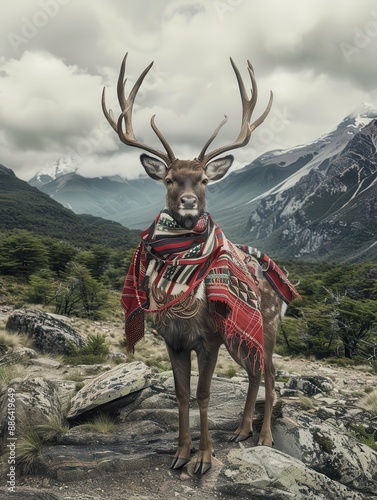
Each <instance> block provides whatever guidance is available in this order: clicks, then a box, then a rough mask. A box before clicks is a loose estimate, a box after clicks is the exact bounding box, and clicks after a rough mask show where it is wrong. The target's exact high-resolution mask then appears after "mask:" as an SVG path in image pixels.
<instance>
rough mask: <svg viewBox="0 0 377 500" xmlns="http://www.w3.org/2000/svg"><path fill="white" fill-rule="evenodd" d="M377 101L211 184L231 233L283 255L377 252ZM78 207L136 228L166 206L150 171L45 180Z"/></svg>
mask: <svg viewBox="0 0 377 500" xmlns="http://www.w3.org/2000/svg"><path fill="white" fill-rule="evenodd" d="M376 118H377V109H376V107H375V106H373V105H363V106H362V107H361V108H360V109H358V110H356V111H355V112H353V113H351V114H350V115H348V116H347V117H346V118H345V119H344V120H343V121H342V122H341V123H340V124H339V125H338V127H337V128H336V129H335V130H333V131H331V132H330V133H328V134H325V135H323V136H322V137H320V138H319V139H317V140H315V141H313V142H311V143H310V144H306V145H301V146H297V147H295V148H291V149H288V150H274V151H269V152H267V153H265V154H263V155H262V156H260V157H259V158H257V159H256V160H254V161H253V162H252V163H251V164H249V165H247V166H245V167H244V168H242V169H239V170H236V171H234V172H232V173H231V174H230V175H229V176H227V178H226V179H224V180H223V181H221V182H218V183H216V184H213V185H211V186H209V187H208V191H207V206H208V209H209V211H210V212H211V214H212V215H213V217H214V218H215V220H216V221H217V222H218V223H219V224H220V226H221V227H222V229H223V230H224V232H225V234H226V235H227V237H228V238H229V239H231V240H232V241H234V242H239V243H247V244H250V245H252V246H256V247H258V248H260V249H261V250H262V251H265V252H266V253H269V254H271V255H272V256H274V257H280V258H292V257H294V258H304V259H307V260H329V261H341V262H343V261H357V260H368V259H375V258H377V253H376V252H377V245H376V246H375V242H376V231H375V229H376V227H375V223H376V219H375V215H374V214H375V204H374V203H375V202H374V199H375V198H376V184H375V182H374V181H375V175H376V163H375V160H376V159H375V150H376V146H375V144H377V134H376V121H375V119H376ZM40 189H42V190H43V191H44V192H46V193H48V194H49V195H50V196H52V197H53V198H54V199H55V200H57V201H60V202H61V203H62V204H64V205H65V206H69V207H71V208H72V210H73V211H75V212H77V213H91V214H93V215H97V216H102V217H106V218H109V219H112V220H115V221H117V222H120V223H121V224H123V225H125V226H127V227H131V228H137V229H143V228H145V227H147V226H149V225H150V223H151V221H152V220H153V219H154V217H155V216H156V214H157V213H158V211H159V210H160V209H161V208H162V207H163V206H164V193H165V192H164V188H163V186H161V185H160V184H158V183H156V182H154V181H152V180H151V179H149V178H147V177H140V178H139V179H133V180H127V179H124V178H121V177H117V178H115V177H112V178H111V177H102V178H95V179H87V178H84V177H81V176H79V175H78V174H77V173H76V172H71V173H68V174H65V175H62V176H60V177H57V178H55V179H53V180H51V181H50V182H48V183H47V184H45V185H43V186H41V187H40Z"/></svg>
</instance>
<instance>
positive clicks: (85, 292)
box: [0, 230, 377, 363]
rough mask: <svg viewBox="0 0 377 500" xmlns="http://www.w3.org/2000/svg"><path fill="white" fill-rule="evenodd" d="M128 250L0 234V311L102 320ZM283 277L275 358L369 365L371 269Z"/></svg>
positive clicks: (306, 266)
mask: <svg viewBox="0 0 377 500" xmlns="http://www.w3.org/2000/svg"><path fill="white" fill-rule="evenodd" d="M132 254H133V249H132V248H128V249H119V248H110V247H107V246H106V245H101V244H94V245H91V246H89V247H87V248H80V247H78V246H75V245H74V244H73V243H72V242H70V241H64V240H58V239H54V238H49V237H41V236H37V235H35V234H34V233H32V232H29V231H26V230H13V231H3V232H0V303H1V304H6V305H14V306H16V307H25V306H28V307H29V306H30V305H40V306H43V307H44V308H46V309H47V310H49V311H51V312H54V313H57V314H63V315H67V316H78V317H86V318H89V319H93V320H96V319H101V318H108V317H110V314H109V311H110V310H111V311H113V309H114V304H116V307H119V311H120V306H118V304H119V297H120V291H121V288H122V285H123V281H124V277H125V274H126V271H127V269H128V266H129V263H130V260H131V257H132ZM279 265H280V266H281V267H282V268H285V269H288V270H289V273H290V274H289V278H290V280H291V281H292V283H294V284H296V285H297V288H298V290H299V293H300V294H301V296H302V299H303V300H302V301H300V300H295V301H294V302H293V303H292V304H291V305H290V306H289V307H288V310H287V313H286V316H285V318H284V319H283V321H282V324H281V327H280V330H281V331H280V335H279V339H278V345H277V348H276V351H277V352H278V353H280V354H285V355H286V354H292V355H304V356H309V355H310V356H315V357H316V358H323V357H326V358H338V359H339V360H341V359H343V360H349V362H351V361H354V362H359V361H361V360H362V361H363V362H370V363H375V362H376V359H377V352H376V351H377V309H376V299H377V263H373V262H371V263H359V264H355V265H340V266H336V265H330V264H319V263H305V262H297V261H287V262H279Z"/></svg>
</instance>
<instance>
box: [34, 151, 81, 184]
mask: <svg viewBox="0 0 377 500" xmlns="http://www.w3.org/2000/svg"><path fill="white" fill-rule="evenodd" d="M77 169H78V164H77V161H76V160H75V158H74V157H71V156H66V157H65V158H60V159H59V160H57V161H56V162H55V163H54V164H53V165H51V166H46V167H45V168H44V169H42V170H41V171H40V172H38V174H36V175H35V176H34V177H33V178H32V179H30V181H29V184H30V185H31V186H34V187H37V188H40V187H42V186H44V185H45V184H48V183H49V182H51V181H54V180H55V179H58V178H59V177H62V176H64V175H67V174H71V173H74V172H76V171H77Z"/></svg>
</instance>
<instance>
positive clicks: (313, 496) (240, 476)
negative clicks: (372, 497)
mask: <svg viewBox="0 0 377 500" xmlns="http://www.w3.org/2000/svg"><path fill="white" fill-rule="evenodd" d="M227 458H228V461H229V465H228V466H227V467H226V468H225V470H224V475H225V477H226V478H227V479H228V484H224V483H223V484H222V486H221V488H220V491H222V492H223V493H227V494H236V495H237V497H242V498H254V495H255V497H259V496H261V498H270V499H274V500H285V499H287V500H291V499H292V498H294V499H295V500H328V499H330V498H331V499H332V500H337V499H339V500H345V499H347V500H348V499H349V500H351V499H352V500H359V499H360V500H362V498H363V497H362V496H361V495H360V494H359V493H356V492H353V491H351V490H350V489H348V488H346V487H345V486H343V485H340V484H338V483H336V482H334V481H330V480H329V478H328V477H327V476H325V475H324V474H321V473H319V472H316V471H314V470H313V469H310V468H309V467H307V466H305V465H304V464H303V463H302V462H300V461H299V460H295V459H294V458H292V457H291V456H289V455H287V454H284V453H282V452H280V451H278V450H274V449H272V448H268V447H265V446H260V447H257V448H244V447H243V446H242V445H241V446H240V448H238V449H234V450H231V451H230V452H229V454H228V457H227Z"/></svg>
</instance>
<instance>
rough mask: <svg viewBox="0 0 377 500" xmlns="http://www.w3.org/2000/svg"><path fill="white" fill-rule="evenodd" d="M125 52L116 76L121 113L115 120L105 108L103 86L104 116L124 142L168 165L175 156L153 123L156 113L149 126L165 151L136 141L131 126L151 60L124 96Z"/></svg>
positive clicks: (111, 113)
mask: <svg viewBox="0 0 377 500" xmlns="http://www.w3.org/2000/svg"><path fill="white" fill-rule="evenodd" d="M127 56H128V52H127V54H126V55H125V56H124V59H123V61H122V65H121V67H120V72H119V78H118V86H117V92H118V101H119V105H120V107H121V110H122V113H121V114H120V115H119V118H118V120H117V121H115V119H114V115H113V112H112V110H111V109H109V111H108V110H107V108H106V101H105V88H104V89H103V92H102V110H103V112H104V114H105V116H106V119H107V121H108V122H109V123H110V125H111V126H112V128H113V129H114V130H115V132H116V133H117V134H118V136H119V139H120V140H121V141H122V142H124V144H127V145H128V146H134V147H135V148H140V149H144V150H145V151H149V153H152V154H154V155H156V156H158V157H159V158H161V159H162V160H164V162H165V163H167V164H168V165H169V164H171V163H173V161H174V160H175V156H174V153H173V150H172V149H171V147H170V146H169V144H168V142H167V141H166V139H165V138H164V136H163V135H162V134H161V132H160V131H159V129H158V128H157V126H156V124H155V123H154V119H155V116H156V115H153V116H152V118H151V127H152V129H153V130H154V132H155V134H156V135H157V137H158V138H159V139H160V141H161V144H162V145H163V146H164V148H165V151H166V153H164V152H162V151H160V150H158V149H155V148H153V147H151V146H148V145H147V144H144V143H143V142H140V141H138V140H137V139H136V138H135V135H134V132H133V128H132V109H133V105H134V102H135V98H136V95H137V93H138V91H139V88H140V86H141V84H142V83H143V80H144V78H145V76H146V75H147V73H148V71H149V70H150V69H151V67H152V65H153V62H151V63H150V64H149V66H147V67H146V68H145V70H144V71H143V72H142V73H141V75H140V76H139V78H138V79H137V81H136V83H135V85H134V86H133V87H132V90H131V92H130V94H129V96H128V98H126V97H125V95H124V90H125V85H126V82H127V79H126V80H124V73H125V69H126V61H127ZM123 122H124V127H125V130H123Z"/></svg>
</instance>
